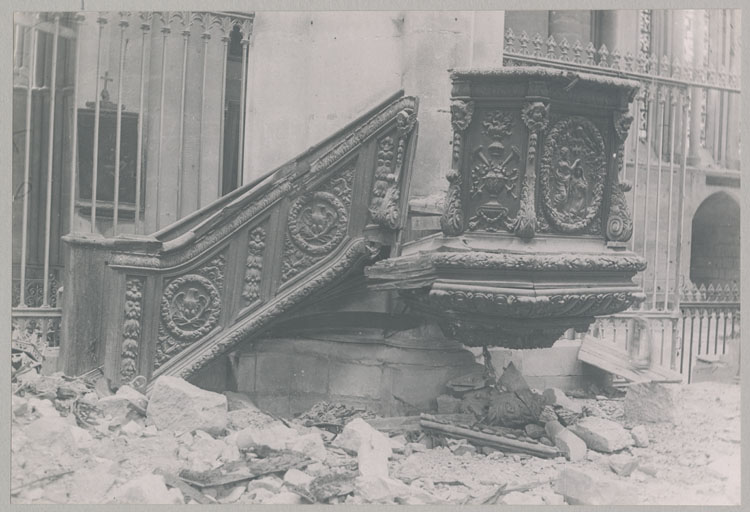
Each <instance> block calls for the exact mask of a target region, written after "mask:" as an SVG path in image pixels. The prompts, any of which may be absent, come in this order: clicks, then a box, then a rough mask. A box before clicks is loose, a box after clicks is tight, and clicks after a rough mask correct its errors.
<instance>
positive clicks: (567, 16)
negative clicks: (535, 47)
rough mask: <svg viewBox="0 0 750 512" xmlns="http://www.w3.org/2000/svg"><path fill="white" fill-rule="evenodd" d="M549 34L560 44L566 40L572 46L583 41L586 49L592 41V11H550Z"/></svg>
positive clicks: (582, 43)
mask: <svg viewBox="0 0 750 512" xmlns="http://www.w3.org/2000/svg"><path fill="white" fill-rule="evenodd" d="M549 33H550V35H552V36H554V37H555V40H556V41H557V43H558V44H559V43H560V41H562V40H563V38H565V39H567V40H568V43H569V44H570V45H571V46H572V45H573V44H575V42H576V41H581V45H583V46H584V47H585V46H586V44H588V42H589V41H591V11H550V12H549Z"/></svg>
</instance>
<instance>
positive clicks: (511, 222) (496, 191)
mask: <svg viewBox="0 0 750 512" xmlns="http://www.w3.org/2000/svg"><path fill="white" fill-rule="evenodd" d="M475 116H476V117H477V118H478V121H479V122H477V123H474V124H473V125H472V127H471V128H470V129H471V130H473V131H474V132H475V133H472V134H470V140H473V141H477V142H478V144H476V145H475V146H473V147H471V148H468V150H469V154H468V155H466V160H465V165H466V166H467V167H468V173H469V183H468V189H469V194H468V212H469V216H468V217H469V218H468V226H467V227H468V229H469V231H489V232H497V231H510V232H512V231H513V230H514V229H515V226H516V224H517V222H518V215H519V208H520V202H521V188H522V183H523V175H524V166H523V161H524V157H523V154H522V153H521V149H520V148H521V147H522V146H523V137H524V136H525V128H524V125H523V123H522V122H521V121H520V119H519V117H518V113H517V112H515V111H510V110H504V109H493V110H485V111H481V110H478V111H477V112H476V113H475Z"/></svg>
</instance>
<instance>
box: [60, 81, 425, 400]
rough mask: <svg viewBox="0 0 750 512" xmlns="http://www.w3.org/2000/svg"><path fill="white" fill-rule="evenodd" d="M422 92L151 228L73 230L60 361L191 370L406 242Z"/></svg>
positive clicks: (120, 371)
mask: <svg viewBox="0 0 750 512" xmlns="http://www.w3.org/2000/svg"><path fill="white" fill-rule="evenodd" d="M417 109H418V101H417V99H416V98H414V97H408V96H404V95H403V93H402V92H399V93H397V94H395V95H393V96H392V97H390V98H389V99H388V100H387V101H385V102H384V103H382V104H381V105H379V106H377V107H376V108H374V109H373V110H371V111H370V112H368V113H367V114H365V115H363V116H362V117H360V118H359V119H357V120H356V121H354V122H352V123H351V124H349V125H348V126H346V127H345V128H343V129H342V130H340V131H339V132H337V133H336V134H334V135H332V136H331V137H329V138H328V139H326V140H324V141H323V142H321V143H320V144H317V145H316V146H314V147H312V148H310V149H309V150H308V151H306V152H304V153H303V154H301V155H299V156H298V157H296V158H294V159H293V160H292V161H290V162H288V163H286V164H285V165H282V166H281V167H279V168H278V169H276V170H274V171H273V172H271V173H269V174H267V175H265V176H264V177H262V178H260V179H259V180H257V181H255V182H253V183H249V184H247V185H245V186H243V187H241V188H239V189H237V190H235V191H233V192H232V193H230V194H228V195H226V196H224V197H222V198H220V199H219V200H217V201H215V202H214V203H212V204H211V205H208V206H206V207H205V208H202V209H200V210H198V211H196V212H194V213H193V214H191V215H189V216H187V217H185V218H183V219H181V220H180V221H178V222H176V223H174V224H172V225H171V226H168V227H166V228H164V229H162V230H161V231H159V232H157V233H154V234H152V235H147V236H146V235H144V236H133V235H130V236H125V235H121V236H118V237H114V238H107V237H103V236H97V235H80V234H71V235H67V236H66V237H65V241H66V251H67V262H68V264H67V265H66V270H65V276H64V289H65V296H66V301H65V308H64V311H63V320H62V343H61V349H60V365H59V368H60V369H61V370H63V371H64V372H65V373H66V374H68V375H80V374H83V373H86V372H88V371H90V370H92V369H95V368H101V370H102V372H103V373H104V375H105V376H106V377H107V379H108V380H109V381H110V384H111V385H112V386H113V387H117V386H119V385H121V384H123V383H126V382H130V381H132V380H133V379H134V378H136V377H137V376H144V377H145V378H146V379H147V381H149V382H150V381H153V379H154V378H156V377H158V376H160V375H176V376H181V377H184V378H188V377H190V376H192V375H195V373H196V372H197V371H198V370H200V369H201V368H204V367H205V366H206V365H207V364H209V363H210V362H211V361H213V360H214V359H216V358H217V356H219V355H221V354H224V353H226V352H228V351H231V350H232V349H233V347H236V346H237V345H238V344H240V343H241V342H243V341H248V340H252V339H254V338H255V337H257V336H258V335H260V334H261V333H262V332H263V331H265V330H267V329H268V328H269V327H271V326H273V325H274V324H276V323H278V322H279V321H281V320H283V319H284V318H285V317H286V315H287V314H288V313H290V312H292V311H293V310H295V308H300V307H303V306H305V305H306V304H307V305H309V304H311V303H314V302H315V301H317V300H319V299H320V297H321V296H323V294H327V295H330V294H331V293H335V291H336V290H337V289H338V288H337V287H339V288H340V287H341V283H342V282H344V281H346V280H347V277H348V276H349V277H351V276H355V278H356V279H362V276H363V266H364V264H365V263H367V262H372V261H374V260H376V259H378V258H380V257H384V256H385V257H387V256H395V255H397V253H398V246H399V237H400V233H401V230H402V228H403V227H404V223H405V221H406V214H405V212H406V208H407V203H406V201H407V196H408V187H409V178H410V166H411V162H412V159H413V152H414V147H415V144H416V136H417V128H416V124H417V123H416V116H417Z"/></svg>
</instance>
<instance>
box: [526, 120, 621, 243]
mask: <svg viewBox="0 0 750 512" xmlns="http://www.w3.org/2000/svg"><path fill="white" fill-rule="evenodd" d="M606 170H607V169H606V158H605V147H604V141H603V139H602V136H601V133H600V132H599V130H598V129H597V128H596V126H594V124H593V123H592V122H591V121H589V120H588V119H585V118H583V117H578V116H573V117H567V118H564V119H561V120H560V121H558V122H557V123H556V124H555V125H554V126H553V127H552V129H551V130H550V131H549V133H548V135H547V137H546V139H545V144H544V154H543V155H542V161H541V168H540V174H541V175H540V187H541V199H542V206H543V211H544V214H545V216H546V217H547V219H548V220H549V223H550V226H551V228H552V229H553V230H556V231H559V232H563V233H598V232H599V225H598V223H596V222H595V220H596V219H597V218H599V217H600V213H601V205H602V199H603V196H604V183H605V179H606Z"/></svg>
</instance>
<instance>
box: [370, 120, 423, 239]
mask: <svg viewBox="0 0 750 512" xmlns="http://www.w3.org/2000/svg"><path fill="white" fill-rule="evenodd" d="M416 122H417V115H416V113H415V112H414V111H413V110H411V109H404V110H402V111H400V112H399V113H398V115H397V116H396V134H395V138H394V135H393V134H391V135H387V136H385V137H382V138H381V139H380V140H379V141H378V153H377V160H376V168H375V184H374V185H373V189H372V201H371V202H370V217H371V218H372V220H373V221H374V222H375V223H376V224H379V225H381V226H383V227H384V228H387V229H397V228H398V226H399V222H400V220H401V212H400V211H399V207H398V200H399V197H400V192H399V179H400V177H401V172H402V171H403V168H404V158H405V156H406V142H407V140H408V138H409V134H410V133H411V131H412V129H413V128H414V125H415V123H416Z"/></svg>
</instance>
